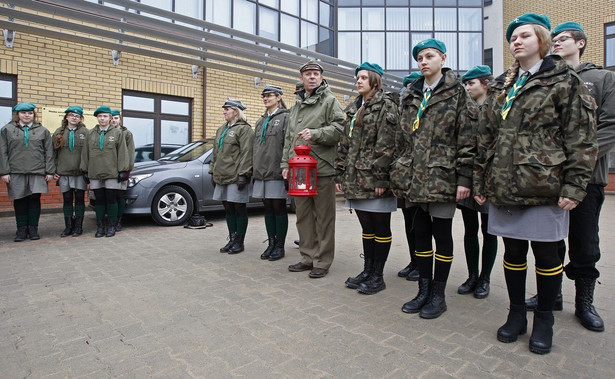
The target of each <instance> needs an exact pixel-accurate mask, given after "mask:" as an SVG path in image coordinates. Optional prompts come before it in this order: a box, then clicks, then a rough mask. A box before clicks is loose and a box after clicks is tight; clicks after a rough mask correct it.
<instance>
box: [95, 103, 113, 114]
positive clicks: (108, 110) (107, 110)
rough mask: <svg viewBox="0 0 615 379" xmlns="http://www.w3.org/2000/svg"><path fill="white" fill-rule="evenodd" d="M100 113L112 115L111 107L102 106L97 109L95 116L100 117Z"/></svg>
mask: <svg viewBox="0 0 615 379" xmlns="http://www.w3.org/2000/svg"><path fill="white" fill-rule="evenodd" d="M99 113H109V114H111V108H109V106H107V105H101V106H100V107H98V108H96V110H95V111H94V116H98V114H99Z"/></svg>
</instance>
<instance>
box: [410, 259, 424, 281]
mask: <svg viewBox="0 0 615 379" xmlns="http://www.w3.org/2000/svg"><path fill="white" fill-rule="evenodd" d="M410 266H411V268H412V269H411V270H410V272H409V273H408V275H406V280H409V281H411V282H416V281H418V280H419V278H420V276H421V275H420V274H419V267H418V265H417V264H416V262H415V261H412V262H410Z"/></svg>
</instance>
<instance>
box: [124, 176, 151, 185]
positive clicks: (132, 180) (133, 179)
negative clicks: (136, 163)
mask: <svg viewBox="0 0 615 379" xmlns="http://www.w3.org/2000/svg"><path fill="white" fill-rule="evenodd" d="M152 175H154V174H139V175H130V177H129V178H128V188H131V187H134V186H136V185H137V183H139V182H140V181H141V180H143V179H147V178H149V177H150V176H152Z"/></svg>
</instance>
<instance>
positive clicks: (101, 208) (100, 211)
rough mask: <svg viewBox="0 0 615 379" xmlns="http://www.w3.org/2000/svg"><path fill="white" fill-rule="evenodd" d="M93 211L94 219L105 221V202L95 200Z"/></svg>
mask: <svg viewBox="0 0 615 379" xmlns="http://www.w3.org/2000/svg"><path fill="white" fill-rule="evenodd" d="M94 212H96V221H105V204H100V203H99V202H96V205H95V206H94Z"/></svg>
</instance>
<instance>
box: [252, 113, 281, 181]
mask: <svg viewBox="0 0 615 379" xmlns="http://www.w3.org/2000/svg"><path fill="white" fill-rule="evenodd" d="M266 118H267V113H266V112H265V114H264V115H262V116H261V117H260V118H259V119H258V121H256V125H255V127H254V152H253V154H254V155H253V165H254V167H253V169H252V176H253V177H254V179H258V180H282V179H283V177H282V169H281V168H280V162H282V153H283V151H284V138H285V136H286V129H287V128H288V121H289V118H288V110H287V109H281V108H279V109H278V110H277V111H276V112H275V113H274V114H273V115H272V116H271V118H270V119H269V122H268V123H267V130H266V131H265V134H266V135H265V139H264V141H263V142H262V143H261V132H262V130H263V124H264V123H265V119H266Z"/></svg>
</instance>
